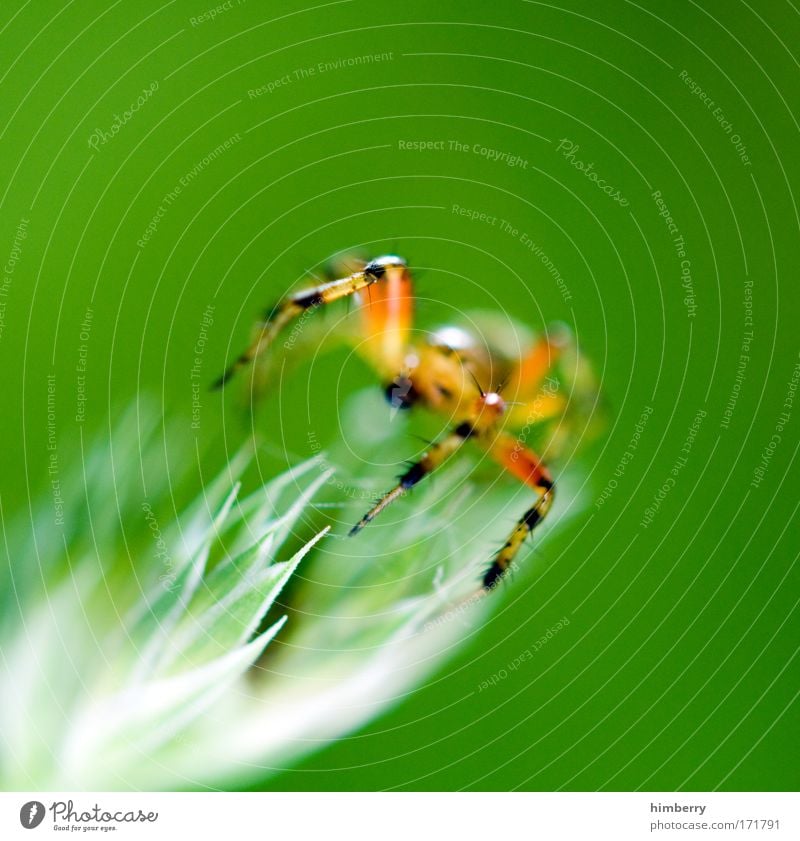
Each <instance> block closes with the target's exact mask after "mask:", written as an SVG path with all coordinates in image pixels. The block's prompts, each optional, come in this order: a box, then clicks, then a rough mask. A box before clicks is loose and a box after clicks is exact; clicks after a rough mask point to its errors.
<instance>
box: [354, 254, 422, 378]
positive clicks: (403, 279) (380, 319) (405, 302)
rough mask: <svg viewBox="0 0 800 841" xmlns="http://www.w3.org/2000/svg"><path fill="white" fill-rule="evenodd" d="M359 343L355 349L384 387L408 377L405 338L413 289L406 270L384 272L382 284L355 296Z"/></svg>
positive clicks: (406, 336)
mask: <svg viewBox="0 0 800 841" xmlns="http://www.w3.org/2000/svg"><path fill="white" fill-rule="evenodd" d="M356 300H357V304H358V313H357V315H358V319H359V330H360V334H361V341H360V342H359V343H358V345H357V350H358V352H359V353H360V354H361V356H363V357H364V358H365V359H366V361H367V362H368V363H369V364H370V365H372V366H373V367H374V368H375V369H376V370H377V371H378V373H379V374H380V376H381V377H382V379H383V380H384V385H386V386H388V385H389V383H390V382H391V381H392V380H393V378H394V377H396V376H398V375H401V372H404V373H405V376H407V374H408V371H407V369H408V365H407V361H406V357H407V355H408V346H409V335H410V332H411V325H412V320H413V317H414V288H413V282H412V280H411V273H410V272H409V271H408V270H405V271H395V272H389V273H387V276H386V280H385V282H384V283H380V284H378V285H376V286H370V287H368V288H367V293H366V294H363V293H361V294H359V295H357V296H356Z"/></svg>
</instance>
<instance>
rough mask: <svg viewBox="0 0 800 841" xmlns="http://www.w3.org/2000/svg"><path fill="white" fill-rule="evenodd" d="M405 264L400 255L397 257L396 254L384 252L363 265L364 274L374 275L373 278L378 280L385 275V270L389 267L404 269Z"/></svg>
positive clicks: (388, 269)
mask: <svg viewBox="0 0 800 841" xmlns="http://www.w3.org/2000/svg"><path fill="white" fill-rule="evenodd" d="M407 265H408V264H407V263H406V261H405V260H404V259H403V258H402V257H398V256H397V255H396V254H384V255H383V257H377V258H376V259H374V260H370V261H369V263H367V265H366V266H364V274H368V275H370V276H371V277H374V278H375V280H380V279H381V278H383V277H384V276H385V275H386V272H387V271H390V270H391V269H401V270H403V271H404V270H405V269H406V267H407Z"/></svg>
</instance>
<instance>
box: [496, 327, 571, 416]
mask: <svg viewBox="0 0 800 841" xmlns="http://www.w3.org/2000/svg"><path fill="white" fill-rule="evenodd" d="M568 342H569V334H568V333H567V328H563V329H561V330H559V329H558V328H556V329H555V330H553V331H551V332H550V333H549V334H548V335H545V336H541V337H539V338H538V339H537V340H536V341H535V342H534V343H533V345H532V347H531V349H530V350H529V351H528V352H527V353H526V354H525V355H524V356H523V357H522V358H521V359H520V361H519V362H518V363H517V365H516V366H515V367H514V369H513V370H512V371H511V374H510V375H509V377H508V380H507V381H506V382H505V383H504V384H503V395H504V396H506V397H507V398H508V399H509V400H523V401H524V400H527V399H528V398H529V397H533V396H534V395H535V394H536V393H537V392H538V391H539V390H540V389H541V387H542V385H543V383H544V382H545V379H546V378H547V375H548V372H549V371H550V370H551V369H552V368H553V366H554V365H555V364H556V363H557V362H558V360H559V358H560V356H561V353H562V351H563V350H564V348H565V346H566V345H567V343H568Z"/></svg>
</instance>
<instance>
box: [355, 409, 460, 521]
mask: <svg viewBox="0 0 800 841" xmlns="http://www.w3.org/2000/svg"><path fill="white" fill-rule="evenodd" d="M472 434H473V428H472V425H471V424H470V423H468V422H464V423H460V424H459V425H458V426H457V427H455V429H453V430H452V431H450V432H449V433H448V434H447V435H446V436H445V437H444V438H442V439H440V440H439V441H436V442H434V444H433V445H432V446H431V448H430V449H429V450H427V451H426V452H425V453H424V454H423V455H422V458H420V459H419V461H416V462H414V463H413V464H412V465H411V466H410V467H409V468H408V470H406V472H405V473H404V474H403V475H402V476H400V477H399V482H398V484H397V485H395V487H394V488H392V490H390V491H388V493H385V494H384V495H383V496H382V497H381V499H380V501H379V502H377V503H376V504H375V505H374V506H373V507H372V508H371V509H370V510H369V511H368V512H367V513H366V514H365V515H364V516H363V517H362V518H361V519H360V520H359V521H358V522H357V523H356V524H355V525H354V526H353V528H352V529H350V535H351V536H352V535H354V534H358V532H360V531H361V529H363V528H364V526H366V525H367V524H368V523H371V522H372V521H373V520H374V519H375V518H376V517H377V516H378V514H380V513H381V511H383V510H384V508H387V507H388V506H389V505H391V503H392V502H394V501H395V500H396V499H398V498H399V497H401V496H403V495H404V494H405V493H406V492H407V491H408V490H409V489H410V488H413V487H414V485H416V484H417V483H418V482H420V481H422V479H424V478H425V477H426V476H427V475H428V474H429V473H432V472H433V471H434V470H435V469H436V468H437V467H439V466H440V465H441V464H444V462H445V461H446V460H447V459H448V458H449V457H450V456H451V455H453V453H455V452H456V450H458V449H459V447H461V445H462V444H463V443H464V442H465V441H466V440H467V439H468V438H469V437H470V436H471V435H472Z"/></svg>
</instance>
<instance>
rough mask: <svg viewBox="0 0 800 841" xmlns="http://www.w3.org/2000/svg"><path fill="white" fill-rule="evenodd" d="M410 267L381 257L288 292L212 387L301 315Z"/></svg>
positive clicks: (392, 259) (402, 262)
mask: <svg viewBox="0 0 800 841" xmlns="http://www.w3.org/2000/svg"><path fill="white" fill-rule="evenodd" d="M407 271H408V270H407V268H406V266H405V262H404V261H403V260H402V259H401V258H399V257H394V256H389V257H381V258H379V259H378V260H374V261H372V262H371V263H368V264H367V265H366V266H365V267H364V269H363V270H362V271H357V272H354V273H353V274H351V275H348V276H347V277H342V278H339V279H338V280H331V281H327V282H325V283H320V284H317V285H316V286H312V287H311V288H309V289H303V290H301V291H300V292H295V293H294V294H292V295H289V296H287V297H286V298H284V299H283V300H281V301H279V302H278V303H277V304H276V305H275V306H274V307H272V308H271V309H270V310H268V311H267V312H266V313H265V315H264V318H263V320H262V321H260V322H258V323H257V324H256V328H255V333H254V336H253V339H252V341H251V342H250V344H249V345H248V347H247V348H246V349H245V350H244V351H243V352H242V353H241V354H240V355H239V357H238V358H237V359H235V360H234V362H233V363H232V364H231V365H230V366H229V367H228V368H227V370H226V371H225V373H224V374H223V375H222V376H221V377H220V378H219V379H218V380H217V381H216V382H215V383H214V384H213V386H212V388H215V389H217V388H221V387H222V386H224V385H225V383H226V382H227V381H228V380H229V379H230V378H231V377H232V376H233V375H234V374H235V373H236V372H237V371H239V370H240V369H241V368H244V367H246V366H247V365H249V364H250V363H251V362H253V361H254V360H256V359H257V358H258V357H259V356H260V355H261V354H263V353H264V352H265V351H266V350H267V349H268V348H269V347H270V345H272V343H273V342H274V340H275V338H276V337H277V335H278V334H279V333H280V332H281V330H283V329H284V328H285V327H286V326H287V325H288V324H289V323H290V322H292V321H293V320H294V319H295V318H297V317H298V316H300V315H302V314H303V313H307V312H312V311H313V310H315V309H317V308H318V307H322V306H325V305H326V304H330V303H333V302H334V301H338V300H339V299H341V298H346V297H348V296H349V295H353V294H355V293H357V292H360V291H361V290H363V289H367V288H368V287H370V286H372V285H373V284H374V283H377V281H379V280H381V281H382V280H386V281H388V282H391V281H392V278H393V277H394V276H395V275H397V274H401V275H405V274H407Z"/></svg>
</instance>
